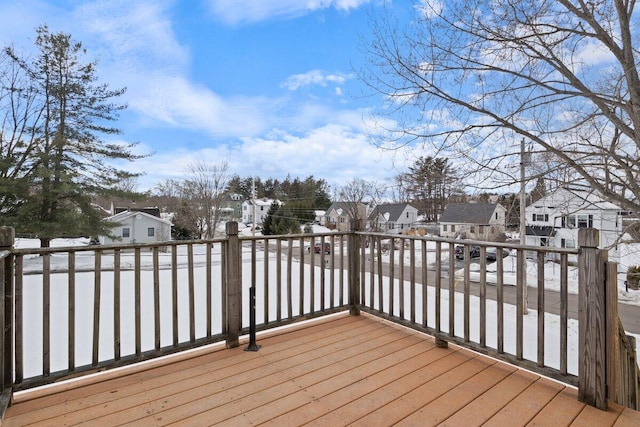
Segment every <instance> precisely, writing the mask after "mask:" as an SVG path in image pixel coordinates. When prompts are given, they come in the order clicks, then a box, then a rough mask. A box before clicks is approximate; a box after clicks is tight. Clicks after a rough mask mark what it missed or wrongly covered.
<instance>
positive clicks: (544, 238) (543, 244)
mask: <svg viewBox="0 0 640 427" xmlns="http://www.w3.org/2000/svg"><path fill="white" fill-rule="evenodd" d="M540 246H548V243H547V238H546V237H541V238H540Z"/></svg>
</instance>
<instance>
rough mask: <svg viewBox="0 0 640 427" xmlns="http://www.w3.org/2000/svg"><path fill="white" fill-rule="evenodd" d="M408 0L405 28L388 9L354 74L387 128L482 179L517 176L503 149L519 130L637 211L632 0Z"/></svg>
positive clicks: (494, 181)
mask: <svg viewBox="0 0 640 427" xmlns="http://www.w3.org/2000/svg"><path fill="white" fill-rule="evenodd" d="M415 6H416V7H415V8H414V11H415V20H414V21H413V22H411V23H410V24H409V25H407V26H406V27H403V28H400V27H399V24H397V22H399V21H397V20H395V19H393V17H392V16H391V13H389V15H387V16H386V18H383V19H380V20H378V21H376V22H375V23H374V25H373V34H374V36H373V40H372V42H371V43H370V45H369V48H368V49H369V54H370V62H371V63H372V64H373V65H374V67H369V68H367V70H365V71H363V73H362V77H363V78H364V80H365V81H366V82H367V83H368V84H369V85H370V87H372V88H373V89H375V90H376V91H379V92H380V93H382V94H383V95H384V96H385V99H387V100H388V101H389V103H390V106H391V107H394V108H391V109H389V108H387V109H386V110H387V111H393V113H392V114H395V115H394V118H395V119H396V120H397V121H396V123H397V124H398V126H397V127H395V128H392V129H388V130H389V132H390V135H389V137H390V138H393V140H395V141H400V142H401V143H404V144H413V143H415V142H416V141H419V142H424V141H429V142H431V143H432V144H433V146H434V148H435V150H436V152H437V153H438V155H443V154H444V153H455V154H456V155H458V156H461V158H462V159H463V160H464V162H461V164H462V163H464V165H468V166H474V168H473V171H475V172H477V174H476V175H475V176H474V181H475V182H482V183H483V184H484V185H485V188H489V187H491V186H498V185H501V184H503V183H504V184H509V183H512V182H514V181H517V174H516V173H515V171H516V170H517V169H514V168H513V167H512V166H513V165H515V164H517V160H515V161H512V164H511V165H509V161H510V160H509V159H510V158H512V157H514V156H517V155H518V151H519V150H517V145H518V143H519V142H520V141H521V140H522V139H523V138H524V139H525V140H526V141H530V142H532V143H533V144H534V147H535V148H534V150H533V151H534V154H542V153H544V154H545V156H546V158H547V161H548V164H549V168H550V169H551V170H558V169H563V168H566V169H569V170H571V171H572V173H575V174H576V175H577V176H578V177H579V178H580V179H581V180H582V181H584V182H586V183H588V184H589V185H590V186H591V188H593V189H594V190H596V191H598V192H599V193H600V194H602V195H603V196H604V197H605V198H607V199H609V200H610V201H612V202H615V203H617V204H619V205H621V206H622V207H624V208H626V209H628V210H633V211H639V210H640V180H639V179H638V173H639V171H640V155H639V154H640V136H639V135H638V133H637V132H638V131H637V129H640V128H639V125H640V76H639V73H638V58H637V56H638V50H637V46H638V33H637V32H638V28H639V27H638V25H637V19H634V17H633V13H634V8H635V1H622V0H599V1H584V0H502V1H499V2H496V1H477V0H459V1H455V2H443V1H441V0H421V1H419V2H417V3H416V5H415ZM386 107H389V106H386ZM461 167H462V166H461ZM470 171H471V169H469V170H468V171H466V172H470ZM572 173H569V174H568V175H569V176H571V175H572ZM483 175H484V176H483ZM483 179H484V181H483Z"/></svg>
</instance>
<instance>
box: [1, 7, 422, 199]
mask: <svg viewBox="0 0 640 427" xmlns="http://www.w3.org/2000/svg"><path fill="white" fill-rule="evenodd" d="M384 3H385V4H386V5H385V6H384V7H386V8H393V9H395V10H400V11H403V12H404V11H410V10H411V8H412V5H411V2H410V1H409V0H403V1H395V2H391V1H389V0H387V1H386V2H384ZM382 12H383V1H382V0H193V1H177V0H173V1H172V0H136V1H131V0H126V1H124V0H97V1H73V0H68V1H62V0H60V1H53V0H51V1H45V0H41V1H37V0H26V1H17V0H0V40H2V41H3V44H7V43H11V44H13V45H14V46H15V47H16V48H18V49H19V50H22V49H24V50H29V49H33V40H34V38H35V28H36V27H37V26H39V25H41V24H44V23H46V24H47V25H48V26H49V28H50V30H51V31H52V32H57V31H63V32H66V33H70V34H71V35H72V36H73V37H74V39H76V40H79V41H81V42H82V43H83V45H84V47H85V48H86V49H87V52H88V55H87V59H98V60H99V64H100V65H99V75H100V78H101V81H102V82H105V83H108V84H109V85H110V86H111V87H112V88H120V87H127V93H126V95H125V96H124V97H123V99H122V100H123V101H125V102H126V103H127V104H128V105H129V108H128V109H127V110H126V112H124V113H123V114H122V115H121V117H120V120H119V121H118V123H117V126H118V127H119V128H120V129H122V131H123V134H122V135H120V136H118V138H120V139H121V140H123V141H128V142H133V141H137V142H139V145H138V148H137V150H139V152H141V153H149V152H153V153H154V154H153V155H152V156H150V157H148V158H145V159H143V160H139V161H136V162H135V163H133V164H131V165H128V166H127V167H128V168H130V169H131V170H134V171H143V172H145V173H146V175H145V176H144V177H142V178H141V179H139V189H141V190H145V189H149V188H152V187H153V186H154V185H155V184H156V183H158V182H160V181H162V180H164V179H167V178H178V179H179V178H181V177H182V176H184V174H185V173H186V172H187V170H188V165H189V164H190V163H193V162H194V161H197V160H205V161H208V162H219V161H222V160H224V161H227V162H228V163H229V166H230V169H231V171H232V172H233V173H237V174H238V175H240V176H242V177H247V176H260V177H261V178H278V179H282V178H285V177H286V176H287V175H291V176H292V177H295V176H298V177H301V178H304V177H307V176H309V175H313V176H314V177H316V178H324V179H325V180H327V182H328V183H329V184H330V185H332V186H336V187H337V186H340V185H342V184H344V183H346V182H348V181H349V180H351V179H353V178H363V179H368V180H377V181H384V180H385V179H388V178H389V177H392V176H394V175H396V174H397V173H398V171H399V169H398V167H400V168H401V167H402V164H403V163H404V161H405V160H404V157H405V156H404V155H402V154H399V153H396V154H395V155H394V154H392V153H389V152H382V151H379V150H378V149H376V148H375V146H374V145H373V144H372V143H371V142H372V140H374V139H375V138H376V135H377V132H378V130H377V128H376V126H375V125H374V124H375V123H379V120H388V118H376V117H375V116H373V115H372V114H373V113H374V111H375V109H376V108H377V107H379V105H381V102H382V100H381V99H380V98H379V97H377V96H372V94H371V91H370V90H369V89H367V88H366V87H365V85H364V84H363V83H362V82H361V81H359V79H358V78H357V76H356V72H357V71H358V70H359V69H361V67H363V66H365V65H366V62H365V60H364V58H363V52H362V50H363V48H364V44H363V43H364V42H363V38H366V37H368V36H369V32H370V30H369V22H370V19H371V15H372V14H373V15H375V14H378V13H382ZM376 119H377V120H376ZM414 154H416V153H414Z"/></svg>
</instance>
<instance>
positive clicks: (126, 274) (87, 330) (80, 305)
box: [16, 229, 640, 377]
mask: <svg viewBox="0 0 640 427" xmlns="http://www.w3.org/2000/svg"><path fill="white" fill-rule="evenodd" d="M314 231H316V232H323V231H324V230H314ZM241 234H245V235H246V234H248V235H251V234H252V232H251V231H250V230H248V229H242V230H241ZM38 244H39V242H38V241H37V240H29V239H18V240H17V242H16V247H18V248H27V247H37V246H38ZM293 244H294V245H298V244H299V241H294V242H293ZM86 245H88V240H87V239H55V240H54V241H52V246H53V247H64V246H86ZM285 247H286V242H285V244H283V249H284V248H285ZM447 248H448V245H443V249H447ZM416 250H417V251H421V245H416ZM243 251H244V252H245V253H246V254H247V255H246V258H245V259H246V260H248V259H249V252H250V248H249V247H244V248H243ZM408 252H409V251H408V250H405V258H406V259H405V265H407V264H408V262H409V253H408ZM294 253H295V252H294ZM627 253H628V256H627V257H626V262H632V263H633V262H636V261H635V260H634V258H632V257H633V256H634V255H636V254H637V252H636V251H634V250H629V251H627ZM178 254H179V257H178V263H179V265H181V266H182V265H184V266H186V265H187V257H186V248H184V247H180V248H179V252H178ZM426 255H427V257H426V258H427V263H429V264H431V263H434V262H435V244H434V243H433V242H428V245H427V254H426ZM219 256H220V246H219V245H214V248H213V262H212V266H211V269H212V273H213V277H214V281H213V282H214V289H213V295H214V299H213V311H214V313H220V300H219V299H218V298H216V296H217V295H219V293H220V290H219V287H218V284H219V281H218V280H215V278H216V277H220V274H221V271H220V259H219ZM263 256H264V252H262V251H258V254H257V257H258V259H257V260H256V271H257V274H256V288H257V299H258V304H257V319H258V321H259V322H261V321H262V319H264V303H263V301H264V284H263V278H264V274H263V271H264V267H265V263H264V258H263ZM159 257H160V264H161V266H164V267H169V266H170V265H171V255H170V253H160V255H159ZM398 257H399V251H396V253H395V259H396V262H398V261H397V260H398ZM274 258H275V255H270V256H269V263H268V274H269V281H270V283H275V282H276V278H275V274H276V266H277V261H276V260H275V259H274ZM447 258H448V251H447V252H445V253H443V263H445V262H447V261H446V260H447ZM421 259H422V256H421V254H420V253H418V254H416V257H415V260H416V262H420V260H421ZM205 261H206V260H205V251H204V247H200V246H197V245H196V246H195V247H194V277H195V283H196V286H195V292H196V295H195V302H196V306H195V312H196V336H197V337H202V336H204V335H205V333H206V319H205V313H206V306H205V299H206V298H205V295H206V294H205V288H204V285H203V283H204V281H205V275H206V262H205ZM383 261H384V262H388V261H389V254H388V253H387V254H384V255H383ZM141 262H142V267H143V271H142V273H141V275H142V277H141V283H142V286H141V293H142V316H141V317H142V332H143V333H142V348H143V351H145V350H148V349H152V348H153V345H154V343H153V340H154V338H153V337H154V333H153V328H154V325H153V287H152V283H153V271H152V270H151V269H148V268H145V267H150V266H151V265H152V258H151V253H150V252H143V254H142V259H141ZM41 263H42V257H40V256H37V255H28V256H26V257H25V260H24V271H25V273H27V274H26V275H25V279H24V281H25V283H24V301H25V303H24V307H25V318H24V324H25V331H28V332H27V333H28V339H25V347H24V355H25V377H29V376H33V375H39V374H40V372H41V366H42V335H43V334H42V312H43V310H42V304H43V298H42V276H41V274H38V272H39V271H41V268H42V267H41ZM67 263H68V260H67V257H66V255H65V254H55V255H53V256H52V257H51V267H52V271H54V272H55V271H60V273H57V274H52V276H51V290H52V291H51V307H52V316H51V343H53V344H52V348H51V368H52V371H55V370H57V369H66V364H67V348H68V345H67V342H68V333H67V324H68V318H67V316H68V308H67V300H68V284H67V283H68V278H67V274H66V273H64V272H63V271H64V270H65V269H66V267H67ZM101 263H102V268H103V269H106V270H108V269H109V268H110V267H112V266H113V255H112V254H105V255H103V256H102V259H101ZM133 263H134V260H133V254H132V253H123V254H122V255H121V265H122V268H123V269H125V270H126V268H127V267H132V266H133ZM285 264H286V263H284V262H283V263H282V271H283V272H284V271H286V265H285ZM93 265H94V255H93V252H79V253H77V254H76V269H77V270H78V271H79V272H78V273H76V321H75V325H76V363H77V364H78V365H82V364H88V363H90V362H91V348H92V346H91V340H92V334H93V327H92V318H93V301H94V286H93V284H94V274H93V272H91V271H87V270H91V269H92V268H93ZM494 265H495V264H494ZM292 268H293V271H292V277H293V278H294V280H295V278H298V277H299V268H300V265H299V263H297V262H294V263H293V266H292ZM304 268H309V267H308V266H305V267H304ZM491 268H492V267H491V266H489V267H488V281H489V282H491V277H492V273H493V274H494V275H495V271H494V272H492V271H491ZM474 269H475V270H479V266H478V265H477V264H476V265H474ZM504 269H505V272H504V282H505V284H515V270H516V269H515V257H512V256H509V257H507V258H505V259H504ZM82 270H85V272H82ZM559 270H560V269H559V266H558V265H556V264H554V263H547V264H546V265H545V287H547V288H549V289H559ZM321 271H322V267H320V266H316V272H315V277H316V282H317V283H318V285H317V286H316V289H315V306H316V309H319V308H320V289H319V278H320V275H321ZM326 271H327V270H325V274H327V275H328V273H326ZM29 273H30V274H29ZM536 273H537V267H536V265H535V263H534V262H532V261H529V262H528V266H527V276H528V277H527V283H528V284H529V285H531V286H536V284H537V280H536ZM178 274H179V278H178V282H179V284H180V285H179V293H178V307H179V310H178V311H179V336H180V341H181V342H182V341H188V337H189V313H188V304H189V301H188V288H187V285H186V284H187V283H188V277H187V269H186V268H182V269H179V270H178ZM242 274H243V278H245V280H243V287H244V292H246V293H245V295H248V287H249V283H250V280H247V278H250V277H251V264H250V263H249V262H245V263H243V273H242ZM305 274H306V276H305V277H309V276H308V272H307V273H305ZM334 274H335V275H336V277H335V283H338V282H339V274H340V272H338V271H335V272H334ZM456 274H460V272H457V273H456ZM475 274H477V273H475ZM472 277H473V276H472ZM405 279H408V278H405ZM283 280H284V279H283ZM344 280H345V283H346V277H345V278H344ZM101 281H102V286H101V309H100V318H101V324H100V360H108V359H111V358H113V337H114V332H113V324H114V321H113V316H114V314H113V272H111V271H103V272H102V274H101ZM328 281H329V278H328V277H327V278H326V283H328ZM376 281H377V279H376ZM623 281H624V279H623V278H622V279H621V280H620V281H619V288H621V289H620V291H619V295H620V301H621V302H622V303H626V304H637V305H640V291H630V292H625V290H624V282H623ZM121 283H122V285H121V286H122V289H121V313H122V314H121V325H122V332H121V345H122V354H123V355H125V354H131V353H133V352H134V351H135V331H134V327H135V319H134V312H135V311H134V306H133V304H134V300H135V298H134V286H133V283H134V277H133V272H132V271H123V272H122V273H121ZM171 283H172V282H171V270H170V269H169V268H166V269H161V271H160V306H161V313H162V316H161V342H162V345H163V346H164V345H169V344H170V343H171V342H172V336H171V333H172V327H171V319H172V318H171V291H172V290H171ZM376 283H377V282H376ZM383 283H384V289H385V291H384V292H385V294H386V295H385V298H384V299H385V301H386V304H388V301H389V298H388V289H389V287H388V279H387V278H384V279H383ZM569 283H570V287H569V292H572V293H577V269H576V268H575V267H571V268H570V269H569ZM306 286H307V288H306V289H305V290H304V293H305V298H304V307H305V310H307V309H308V307H309V305H310V298H309V287H308V284H307V285H306ZM283 288H285V289H282V291H281V292H282V298H283V299H285V298H287V296H288V295H287V292H286V286H283ZM335 288H336V289H335V293H334V298H335V300H336V301H337V300H338V298H339V294H338V292H339V289H338V286H336V287H335ZM397 288H398V285H396V290H395V295H396V296H395V302H396V307H395V313H396V314H398V312H399V304H400V302H399V300H400V298H399V290H398V289H397ZM299 292H300V289H299V287H298V285H297V284H294V286H293V289H292V292H291V293H292V295H291V297H292V301H293V315H294V316H295V315H297V314H299V308H298V303H297V302H298V300H299ZM376 292H377V290H376ZM416 293H417V295H416V299H417V300H418V301H420V300H421V295H422V288H421V287H418V289H417V290H416ZM404 295H405V307H408V298H409V288H408V283H405V292H404ZM342 297H343V298H344V300H345V301H346V300H347V296H346V289H344V294H343V295H342ZM462 298H463V296H462V294H460V293H456V301H455V304H456V307H457V308H461V307H462V306H463V299H462ZM276 299H277V290H276V289H275V286H271V287H270V288H269V308H268V310H269V317H270V319H271V320H274V319H275V316H276V303H275V302H276ZM448 299H449V294H448V292H447V291H443V292H442V306H441V307H442V310H443V312H442V319H448ZM376 301H377V296H376ZM427 301H428V316H429V317H428V319H427V323H428V325H429V326H431V327H434V326H435V291H434V289H433V288H431V287H428V294H427ZM325 302H326V305H327V306H328V304H329V295H328V292H327V295H326V301H325ZM245 305H246V304H245ZM286 306H287V305H286V304H282V309H283V313H282V315H283V316H284V317H286V315H287V313H286V312H285V310H286ZM387 308H388V307H387ZM405 312H406V315H407V316H408V313H409V310H408V309H405ZM421 312H422V310H421V307H420V305H418V306H417V307H416V315H417V318H416V321H418V322H421V321H422V319H421ZM487 313H488V316H487V331H488V336H487V345H488V346H490V347H495V346H496V343H497V338H496V335H495V333H496V330H497V319H496V316H495V313H496V303H495V302H494V301H487ZM529 313H530V314H529V315H527V316H525V328H524V334H525V337H524V343H525V348H524V355H525V358H527V359H530V360H535V358H536V356H537V349H536V341H537V313H536V311H535V310H529ZM478 318H479V300H478V298H476V297H473V296H472V297H471V319H478ZM515 319H516V317H515V307H513V306H509V305H505V314H504V321H503V324H504V326H505V351H506V352H509V353H513V352H514V351H515V323H516V322H515ZM463 322H464V319H463V316H462V310H459V309H458V310H456V325H455V328H456V335H460V334H461V333H462V331H463ZM559 323H560V322H559V317H558V316H555V315H551V314H548V313H547V314H545V325H546V326H545V334H546V345H545V359H546V364H547V365H549V366H552V367H559V345H558V343H559V336H560V331H559ZM243 325H245V326H248V310H247V309H246V308H245V309H244V310H243ZM441 327H442V330H443V331H445V332H446V331H447V330H448V329H447V328H448V321H446V320H445V321H444V322H443V324H442V325H441ZM212 328H213V331H214V333H216V331H220V330H221V319H220V318H219V317H218V316H215V315H214V319H213V325H212ZM568 335H569V361H568V363H569V365H568V366H569V372H571V373H574V374H577V367H576V366H577V347H578V325H577V322H576V321H573V320H570V322H569V333H568ZM25 338H27V337H25ZM471 339H472V341H475V342H478V340H479V325H478V322H476V321H472V322H471ZM638 343H639V347H640V339H639V340H638ZM639 350H640V348H639Z"/></svg>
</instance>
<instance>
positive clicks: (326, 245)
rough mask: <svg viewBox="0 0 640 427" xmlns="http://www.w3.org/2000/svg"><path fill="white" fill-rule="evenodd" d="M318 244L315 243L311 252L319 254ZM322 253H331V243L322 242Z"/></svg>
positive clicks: (319, 246)
mask: <svg viewBox="0 0 640 427" xmlns="http://www.w3.org/2000/svg"><path fill="white" fill-rule="evenodd" d="M320 248H321V245H320V242H316V244H315V245H313V252H315V253H317V254H319V253H320ZM324 253H325V254H327V255H329V254H330V253H331V243H329V242H324Z"/></svg>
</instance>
